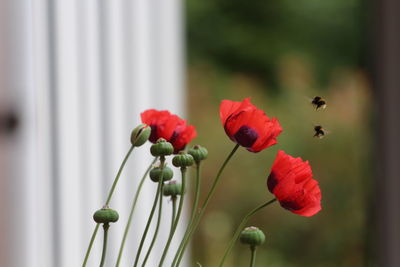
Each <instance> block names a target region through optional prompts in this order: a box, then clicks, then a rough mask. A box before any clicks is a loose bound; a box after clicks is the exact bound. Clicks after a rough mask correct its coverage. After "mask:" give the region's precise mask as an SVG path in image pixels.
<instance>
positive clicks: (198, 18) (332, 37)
mask: <svg viewBox="0 0 400 267" xmlns="http://www.w3.org/2000/svg"><path fill="white" fill-rule="evenodd" d="M366 21H367V9H366V1H364V0H335V1H321V0H298V1H292V0H280V1H251V2H249V1H243V0H202V1H199V0H188V1H187V24H188V26H187V37H188V47H189V49H188V52H189V57H190V59H191V60H192V61H206V62H208V63H211V64H213V65H215V66H218V67H220V68H221V69H223V70H228V71H233V72H238V71H239V72H245V73H247V74H251V75H253V76H255V77H257V78H258V79H260V80H261V81H263V82H265V83H268V84H270V85H274V86H273V87H274V88H276V86H277V83H276V78H275V77H276V75H275V69H276V65H277V62H278V60H279V57H280V56H282V55H283V54H288V53H297V54H300V55H302V56H304V57H306V58H307V59H308V60H310V61H311V62H313V64H314V67H315V69H316V70H317V71H316V73H315V74H316V77H317V78H318V80H319V81H322V82H326V81H327V80H326V75H327V74H328V73H329V72H330V70H331V69H332V68H335V67H340V66H344V65H345V66H350V67H354V66H360V65H362V64H363V63H364V61H365V51H366V46H365V41H366V37H365V36H366V35H365V34H364V33H365V30H364V29H365V27H364V26H365V24H366Z"/></svg>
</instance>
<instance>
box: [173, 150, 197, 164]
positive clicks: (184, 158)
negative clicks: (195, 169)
mask: <svg viewBox="0 0 400 267" xmlns="http://www.w3.org/2000/svg"><path fill="white" fill-rule="evenodd" d="M193 162H194V159H193V157H192V155H190V154H187V153H186V152H184V151H181V152H179V154H178V155H176V156H175V157H174V158H173V159H172V164H173V165H174V166H175V167H181V168H186V167H188V166H191V165H193Z"/></svg>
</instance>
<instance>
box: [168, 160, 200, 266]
mask: <svg viewBox="0 0 400 267" xmlns="http://www.w3.org/2000/svg"><path fill="white" fill-rule="evenodd" d="M194 191H195V196H194V201H193V207H192V215H191V217H190V220H189V224H188V226H187V228H186V231H185V234H184V236H183V239H182V241H181V243H180V245H179V248H178V251H177V253H176V255H175V258H174V261H173V262H177V263H176V264H177V266H179V264H180V263H181V261H182V258H183V255H184V254H185V250H186V247H187V245H188V244H189V243H188V242H186V243H185V240H186V239H187V238H188V236H189V232H190V229H191V228H192V226H193V222H194V219H195V216H196V214H197V208H198V205H199V198H200V163H199V164H197V165H196V185H195V189H194ZM176 256H178V259H176Z"/></svg>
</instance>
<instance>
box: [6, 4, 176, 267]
mask: <svg viewBox="0 0 400 267" xmlns="http://www.w3.org/2000/svg"><path fill="white" fill-rule="evenodd" d="M181 4H182V3H181V1H180V0H173V1H169V2H168V3H167V2H166V3H162V2H161V1H159V0H151V1H148V0H115V1H105V0H104V1H102V0H87V1H78V0H69V1H65V0H0V38H1V40H0V118H1V114H3V113H4V112H6V111H7V110H12V111H15V112H16V114H17V115H18V118H19V122H20V123H19V127H18V128H17V129H16V131H15V132H13V133H12V134H3V132H2V131H1V129H0V176H1V177H0V178H1V179H0V210H1V211H2V214H0V237H1V238H0V266H7V267H25V266H29V267H47V266H48V267H52V266H57V267H70V266H80V265H81V263H82V260H83V256H84V253H85V250H86V248H87V245H88V243H89V238H90V235H91V233H92V230H93V227H94V222H93V221H92V218H91V217H92V214H93V212H94V211H95V210H96V209H98V208H101V205H102V204H103V202H104V200H105V197H106V192H107V190H108V189H109V187H110V185H111V183H112V180H113V178H114V175H115V174H116V171H117V169H118V167H119V164H120V162H121V160H122V159H123V157H124V156H125V153H126V152H127V150H128V149H129V145H130V143H129V135H130V131H131V129H132V128H133V127H134V126H135V125H136V124H138V123H139V121H140V116H139V114H140V112H142V111H143V110H145V109H148V108H158V109H165V108H169V109H170V110H171V111H173V112H176V113H178V114H179V115H181V116H182V115H184V114H183V113H184V105H183V99H184V94H183V91H184V90H183V83H184V82H183V63H182V61H183V56H182V55H183V51H182V47H183V45H182V39H183V38H182V23H181V20H182V18H181ZM0 125H1V124H0ZM148 148H149V146H148V145H146V146H145V147H143V148H140V149H138V150H137V151H134V152H133V155H132V159H134V160H135V162H133V161H130V162H128V165H127V168H126V171H125V172H124V174H123V177H122V178H121V182H120V184H119V186H118V187H117V190H116V192H115V193H116V195H115V198H114V199H113V201H112V203H111V205H112V207H113V208H115V209H117V210H118V211H119V213H120V221H119V223H118V225H115V226H113V227H112V228H111V236H110V247H109V250H108V251H109V253H108V255H107V264H106V265H110V266H112V263H113V262H115V259H116V256H117V251H118V247H119V243H120V240H121V237H122V231H123V227H124V225H125V223H126V219H127V215H128V212H129V211H128V209H129V206H130V202H131V200H132V197H133V193H134V192H135V190H136V186H137V183H138V179H139V176H141V174H142V173H143V171H144V170H145V168H146V167H147V164H149V163H150V160H151V158H150V156H148V155H147V151H146V150H148ZM139 153H141V154H145V153H146V155H147V156H144V157H143V156H141V157H138V154H139ZM176 175H177V178H179V173H178V172H177V174H176ZM153 194H154V184H151V183H147V184H146V185H145V188H144V192H143V195H142V197H143V199H144V200H145V201H142V202H141V203H140V204H139V205H138V207H137V208H138V210H137V211H136V213H135V217H134V220H135V222H134V224H135V227H134V228H133V229H132V230H131V233H130V236H129V239H128V243H127V246H126V250H125V252H126V253H125V254H124V256H125V257H124V259H123V261H122V264H121V266H129V265H131V264H132V261H133V256H132V254H133V253H132V251H133V250H134V249H135V248H136V247H137V243H138V239H139V238H140V235H141V233H142V231H143V227H144V223H145V222H144V220H145V219H146V217H147V215H148V212H149V207H150V202H151V200H152V198H153ZM169 204H170V203H167V201H165V202H164V206H165V210H164V214H165V215H166V219H165V220H163V221H164V222H166V223H164V224H163V225H162V228H163V229H165V230H166V231H167V229H169V224H168V223H167V222H169V221H170V220H169V219H168V216H170V214H169V213H170V209H169V208H170V207H169ZM167 206H168V207H167ZM139 220H140V221H139ZM164 237H165V235H164ZM101 240H102V234H101V231H99V235H98V236H97V239H96V243H95V246H94V248H93V253H92V254H91V257H90V260H89V263H88V266H97V265H98V263H99V257H100V251H101ZM160 247H162V246H160ZM159 250H160V248H155V249H154V251H159ZM159 254H160V253H154V254H153V256H154V257H153V258H152V259H150V260H149V264H148V265H149V266H154V265H155V264H156V262H157V261H158V258H159V257H160V255H159Z"/></svg>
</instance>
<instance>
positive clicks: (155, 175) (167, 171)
mask: <svg viewBox="0 0 400 267" xmlns="http://www.w3.org/2000/svg"><path fill="white" fill-rule="evenodd" d="M161 173H162V174H163V181H164V182H165V181H169V180H171V179H172V177H173V176H174V172H173V171H172V169H171V168H169V167H167V166H164V168H163V170H162V171H161V167H155V168H153V169H152V170H151V171H150V179H151V180H152V181H153V182H155V183H158V181H160V178H161Z"/></svg>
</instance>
